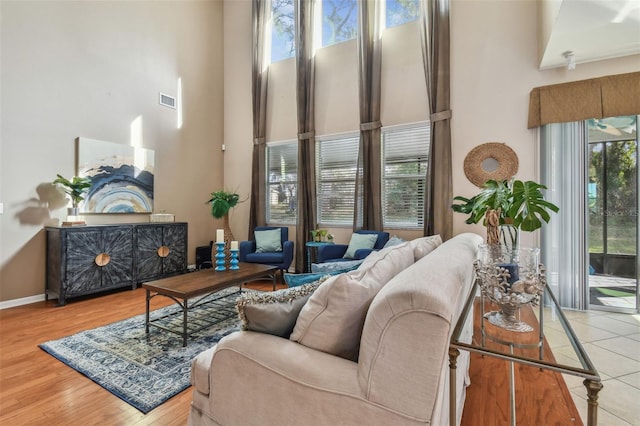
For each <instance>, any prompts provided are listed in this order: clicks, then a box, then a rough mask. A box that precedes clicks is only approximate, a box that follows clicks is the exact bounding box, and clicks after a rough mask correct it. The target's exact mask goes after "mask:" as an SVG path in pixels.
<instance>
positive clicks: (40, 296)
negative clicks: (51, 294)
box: [0, 294, 46, 310]
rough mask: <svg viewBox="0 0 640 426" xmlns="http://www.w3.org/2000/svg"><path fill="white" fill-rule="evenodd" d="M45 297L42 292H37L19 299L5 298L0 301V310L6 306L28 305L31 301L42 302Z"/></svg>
mask: <svg viewBox="0 0 640 426" xmlns="http://www.w3.org/2000/svg"><path fill="white" fill-rule="evenodd" d="M43 300H46V299H45V295H44V294H38V295H36V296H29V297H23V298H20V299H13V300H5V301H4V302H0V310H2V309H7V308H15V307H16V306H22V305H29V304H31V303H36V302H42V301H43Z"/></svg>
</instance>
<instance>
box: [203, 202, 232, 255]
mask: <svg viewBox="0 0 640 426" xmlns="http://www.w3.org/2000/svg"><path fill="white" fill-rule="evenodd" d="M239 202H240V196H239V195H238V194H237V193H236V192H229V191H223V190H220V191H215V192H212V193H211V198H210V199H209V201H207V204H211V216H213V217H214V218H216V219H224V240H225V253H226V257H227V258H230V257H231V254H230V251H229V247H230V243H231V241H234V240H235V238H234V236H233V234H232V233H231V227H230V226H229V211H230V210H231V209H232V208H234V207H235V206H236V205H237V204H238V203H239ZM213 250H214V251H215V248H214V249H213ZM211 255H212V256H215V253H212V254H211ZM212 259H213V257H212Z"/></svg>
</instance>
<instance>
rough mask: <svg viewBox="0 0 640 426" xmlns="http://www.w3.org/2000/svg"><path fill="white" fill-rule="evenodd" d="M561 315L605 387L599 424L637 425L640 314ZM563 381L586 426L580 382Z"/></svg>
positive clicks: (639, 416)
mask: <svg viewBox="0 0 640 426" xmlns="http://www.w3.org/2000/svg"><path fill="white" fill-rule="evenodd" d="M564 313H565V316H566V317H567V319H568V320H569V322H570V323H571V327H572V328H573V330H574V331H575V333H576V335H577V336H578V338H579V339H580V341H581V342H582V345H583V346H584V348H585V350H586V351H587V354H588V355H589V358H591V361H592V362H593V364H594V365H595V367H596V369H597V370H598V373H599V374H600V378H601V379H602V384H603V385H604V387H603V389H602V390H601V391H600V393H599V399H598V402H599V408H598V424H599V425H605V426H628V425H633V426H640V314H619V313H611V312H604V311H597V310H590V311H573V310H564ZM554 353H555V349H554ZM564 378H565V381H566V383H567V386H568V387H569V389H570V391H571V395H572V396H573V400H574V401H575V404H576V407H577V408H578V411H579V412H580V415H581V417H582V420H583V421H584V422H585V425H586V417H587V402H586V400H587V394H586V390H585V387H584V385H583V384H582V380H583V379H582V378H580V377H577V376H572V375H567V374H565V375H564Z"/></svg>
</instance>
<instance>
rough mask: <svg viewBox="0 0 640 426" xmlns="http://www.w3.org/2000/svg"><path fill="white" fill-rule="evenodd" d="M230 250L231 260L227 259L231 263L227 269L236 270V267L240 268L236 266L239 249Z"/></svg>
mask: <svg viewBox="0 0 640 426" xmlns="http://www.w3.org/2000/svg"><path fill="white" fill-rule="evenodd" d="M230 251H231V260H230V261H229V263H230V264H231V266H229V269H231V270H236V269H240V267H239V266H238V263H239V262H238V252H239V251H240V250H230Z"/></svg>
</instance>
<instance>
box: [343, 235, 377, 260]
mask: <svg viewBox="0 0 640 426" xmlns="http://www.w3.org/2000/svg"><path fill="white" fill-rule="evenodd" d="M377 240H378V235H376V234H357V233H353V234H351V241H349V247H347V251H346V253H345V254H344V256H342V257H344V258H346V259H353V256H355V255H356V250H360V249H372V248H373V246H375V245H376V241H377Z"/></svg>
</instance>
